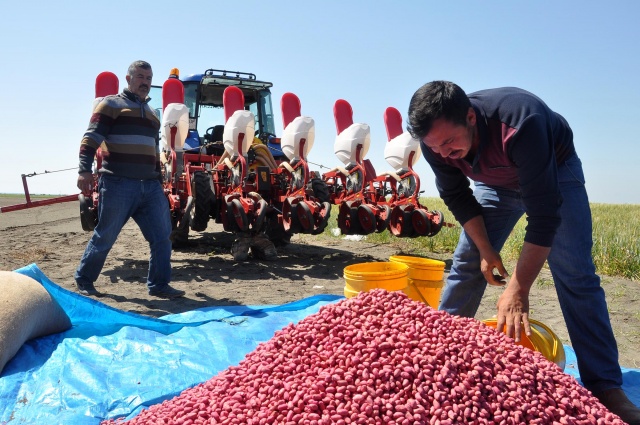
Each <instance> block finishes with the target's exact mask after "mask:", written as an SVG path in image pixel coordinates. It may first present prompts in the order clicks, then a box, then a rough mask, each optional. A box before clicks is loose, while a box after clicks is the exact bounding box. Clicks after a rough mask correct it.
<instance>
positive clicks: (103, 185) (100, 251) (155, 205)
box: [74, 175, 171, 291]
mask: <svg viewBox="0 0 640 425" xmlns="http://www.w3.org/2000/svg"><path fill="white" fill-rule="evenodd" d="M98 190H99V193H100V202H99V204H98V225H97V226H96V228H95V229H94V231H93V236H92V237H91V239H90V240H89V243H88V244H87V248H86V249H85V251H84V254H83V255H82V259H81V260H80V265H79V266H78V269H77V270H76V273H75V275H74V278H75V280H76V282H77V283H78V284H79V285H83V284H85V283H91V284H93V282H95V281H96V280H97V279H98V276H99V275H100V272H101V271H102V267H103V266H104V262H105V260H106V259H107V254H109V251H110V250H111V247H113V244H114V243H115V241H116V239H117V237H118V235H119V234H120V231H121V230H122V227H123V226H124V225H125V223H126V222H127V221H128V220H129V218H133V220H134V221H135V222H136V223H137V224H138V226H139V227H140V230H141V231H142V234H143V236H144V238H145V239H146V240H147V242H149V247H150V249H151V255H150V258H149V273H148V275H147V287H148V288H149V290H150V291H152V290H153V291H157V290H160V289H162V288H164V287H166V286H167V285H168V284H169V282H170V280H171V263H170V261H171V241H170V239H169V236H170V234H171V217H170V215H169V203H168V201H167V197H166V196H165V194H164V192H163V190H162V186H161V185H160V182H159V181H158V180H136V179H129V178H126V177H117V176H111V175H102V176H100V181H99V183H98Z"/></svg>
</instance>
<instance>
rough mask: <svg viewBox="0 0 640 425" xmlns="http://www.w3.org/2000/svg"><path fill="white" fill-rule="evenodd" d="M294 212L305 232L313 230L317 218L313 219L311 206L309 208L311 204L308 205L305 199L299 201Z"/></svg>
mask: <svg viewBox="0 0 640 425" xmlns="http://www.w3.org/2000/svg"><path fill="white" fill-rule="evenodd" d="M294 213H295V214H296V218H297V221H298V223H300V227H302V231H303V232H304V233H308V232H310V231H312V230H313V225H314V224H315V220H314V219H313V213H312V212H311V208H309V205H307V203H306V202H305V201H300V202H298V204H297V208H296V209H295V212H294Z"/></svg>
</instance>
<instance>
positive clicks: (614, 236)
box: [325, 198, 640, 285]
mask: <svg viewBox="0 0 640 425" xmlns="http://www.w3.org/2000/svg"><path fill="white" fill-rule="evenodd" d="M420 203H421V204H422V205H424V206H426V207H428V208H429V209H430V210H437V211H441V212H442V213H443V214H444V217H445V220H446V221H451V222H454V223H455V221H454V219H453V215H452V214H451V213H450V212H449V210H448V209H447V207H446V206H445V205H444V203H443V202H442V200H441V199H439V198H422V199H421V200H420ZM591 213H592V218H593V248H592V251H591V254H592V256H593V260H594V263H595V265H596V270H597V272H598V273H599V274H602V275H607V276H616V277H622V278H625V279H630V280H634V281H640V205H626V204H625V205H618V204H591ZM331 216H332V218H331V219H330V220H329V225H328V228H327V230H325V234H326V235H332V234H333V231H334V230H333V229H336V228H337V219H336V217H337V216H338V208H337V207H335V206H334V208H333V210H332V212H331ZM525 226H526V218H525V217H523V218H522V219H521V220H520V221H519V222H518V224H517V225H516V226H515V228H514V229H513V232H512V233H511V235H510V236H509V238H508V239H507V241H506V243H505V245H504V247H503V249H502V251H501V253H500V255H501V256H502V259H503V261H505V263H514V262H515V261H516V260H517V259H518V256H519V255H520V251H521V250H522V243H523V238H524V233H525V230H524V229H525ZM460 231H461V228H460V226H459V225H458V224H457V223H455V226H454V227H443V228H442V230H441V231H440V233H438V234H437V235H436V236H434V237H431V238H427V237H419V238H397V237H395V236H393V235H392V234H391V233H390V232H389V231H388V230H385V231H384V232H382V233H374V234H370V235H367V241H368V242H372V243H384V244H393V245H395V246H397V247H398V248H399V249H400V250H401V251H402V252H405V253H412V254H413V255H423V256H430V257H435V258H441V259H442V258H450V256H451V254H452V253H453V251H454V249H455V247H456V244H457V242H458V238H459V236H460ZM538 283H539V284H540V285H546V284H548V282H546V281H544V279H543V281H540V282H538Z"/></svg>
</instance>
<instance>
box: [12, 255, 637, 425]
mask: <svg viewBox="0 0 640 425" xmlns="http://www.w3.org/2000/svg"><path fill="white" fill-rule="evenodd" d="M16 271H17V272H20V273H23V274H25V275H28V276H31V277H32V278H34V279H36V280H37V281H39V282H41V284H42V285H43V286H44V287H45V288H46V289H47V291H49V293H50V294H51V295H52V296H53V298H55V299H56V300H57V301H58V303H59V304H60V305H61V306H62V308H63V309H64V310H65V311H66V313H67V315H69V317H70V318H71V322H72V324H73V327H72V328H71V329H70V330H68V331H66V332H62V333H59V334H55V335H50V336H47V337H42V338H38V339H35V340H32V341H29V342H27V343H26V344H24V345H23V347H22V348H21V349H20V351H19V352H18V353H17V354H16V356H15V357H14V358H13V359H12V360H11V361H10V362H9V363H7V365H6V366H5V368H4V370H3V371H2V374H0V425H4V424H7V425H8V424H13V423H16V424H18V423H28V424H68V425H75V424H78V425H80V424H82V425H92V424H99V423H100V421H102V420H103V419H108V418H114V417H125V418H131V417H133V416H135V415H136V414H137V413H138V412H139V411H140V410H141V409H143V408H145V407H148V406H150V405H153V404H156V403H159V402H162V401H163V400H167V399H170V398H173V397H174V396H176V395H178V394H179V393H180V392H181V391H183V390H184V389H186V388H189V387H192V386H194V385H196V384H198V383H200V382H203V381H206V380H208V379H210V378H212V377H213V376H215V375H216V374H218V373H219V372H221V371H223V370H225V369H226V368H228V367H229V366H231V365H235V364H238V363H239V362H240V361H241V360H242V359H243V358H244V356H245V355H246V354H247V353H249V352H251V351H253V350H254V349H255V348H256V346H257V345H258V344H259V343H261V342H264V341H267V340H269V339H270V338H271V337H272V336H273V334H274V332H275V331H277V330H278V329H281V328H283V327H284V326H286V325H287V324H289V323H297V322H298V321H300V320H302V319H303V318H305V317H307V316H308V315H310V314H313V313H316V312H317V311H318V310H319V309H320V307H322V306H323V305H326V304H330V303H334V302H336V301H338V300H340V299H343V297H342V296H334V295H318V296H314V297H310V298H305V299H303V300H300V301H296V302H293V303H289V304H284V305H279V306H220V307H209V308H204V309H198V310H194V311H190V312H186V313H182V314H175V315H168V316H164V317H162V318H160V319H154V318H149V317H145V316H141V315H137V314H132V313H127V312H123V311H120V310H117V309H114V308H111V307H109V306H107V305H105V304H102V303H100V302H98V301H95V300H93V299H91V298H87V297H83V296H80V295H78V294H75V293H73V292H69V291H67V290H65V289H63V288H61V287H60V286H58V285H56V284H55V283H53V282H51V281H50V280H49V279H48V278H47V277H46V276H45V275H44V274H43V273H42V271H40V269H38V267H37V266H36V265H34V264H32V265H30V266H27V267H24V268H22V269H19V270H16ZM565 350H566V354H567V368H566V372H567V373H570V374H572V375H574V376H575V377H577V378H579V375H578V372H577V367H576V360H575V355H574V354H573V351H572V350H571V348H570V347H568V346H565ZM624 379H625V385H624V389H625V390H626V391H627V393H628V394H629V396H630V398H631V399H632V401H634V402H635V403H636V404H640V370H638V369H624Z"/></svg>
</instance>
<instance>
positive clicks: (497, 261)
mask: <svg viewBox="0 0 640 425" xmlns="http://www.w3.org/2000/svg"><path fill="white" fill-rule="evenodd" d="M494 270H496V271H497V273H495V272H494ZM480 271H482V274H483V275H484V278H485V279H486V280H487V283H488V284H489V285H493V286H504V285H505V284H506V283H507V282H506V280H505V279H507V278H508V277H509V273H508V272H507V269H505V268H504V264H502V258H501V257H500V254H498V253H497V252H496V251H495V250H494V249H493V248H491V249H485V250H484V251H480Z"/></svg>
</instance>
